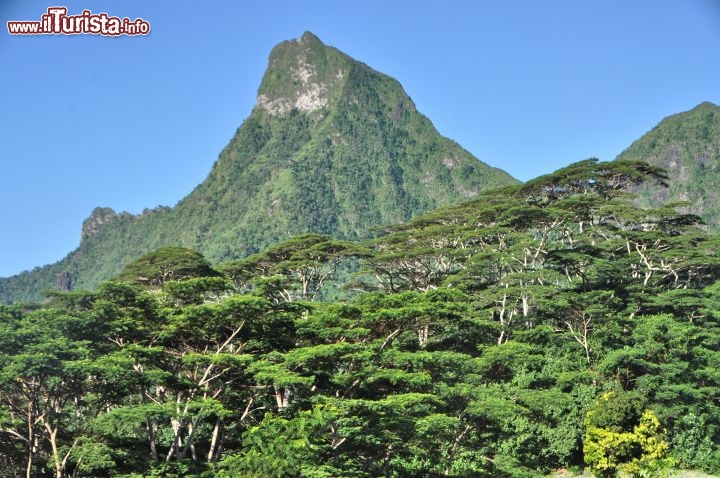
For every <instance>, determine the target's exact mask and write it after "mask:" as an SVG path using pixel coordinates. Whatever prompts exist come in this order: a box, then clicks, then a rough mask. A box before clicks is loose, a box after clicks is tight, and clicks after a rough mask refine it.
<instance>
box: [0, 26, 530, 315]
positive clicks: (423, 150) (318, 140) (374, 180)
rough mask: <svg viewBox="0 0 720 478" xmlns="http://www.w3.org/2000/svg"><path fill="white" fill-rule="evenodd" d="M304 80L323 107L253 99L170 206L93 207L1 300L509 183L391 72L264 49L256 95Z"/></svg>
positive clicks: (290, 96) (288, 90)
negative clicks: (206, 167)
mask: <svg viewBox="0 0 720 478" xmlns="http://www.w3.org/2000/svg"><path fill="white" fill-rule="evenodd" d="M303 78H307V79H308V81H309V82H310V83H308V84H305V83H303V81H302V80H303ZM315 87H316V88H317V89H318V90H317V91H320V93H321V94H320V93H318V95H320V96H321V97H322V99H324V100H325V101H326V103H325V106H323V107H322V108H319V109H317V110H314V111H305V110H303V109H301V108H295V107H293V108H290V107H288V110H287V111H283V112H273V111H268V110H267V109H266V108H265V107H264V106H263V105H265V102H260V101H259V103H258V105H257V106H256V107H255V108H254V109H253V111H252V113H251V114H250V116H249V117H248V118H247V119H246V120H245V121H244V122H243V124H242V126H240V128H238V130H237V132H236V134H235V135H234V137H233V138H232V140H231V141H230V143H229V144H228V145H227V146H226V147H225V149H224V150H223V151H222V152H221V153H220V157H219V159H218V160H217V162H216V163H215V165H214V166H213V168H212V171H211V172H210V174H209V175H208V177H207V179H206V180H205V181H204V182H203V183H202V184H200V185H199V186H198V187H197V188H195V190H194V191H192V192H191V193H190V194H189V195H188V196H187V197H186V198H184V199H183V200H182V201H180V202H179V203H178V204H177V205H176V206H175V207H174V208H172V209H171V208H157V209H153V210H148V211H146V212H144V213H143V214H140V215H131V214H127V213H123V214H117V215H115V216H113V215H112V211H107V210H100V211H101V212H103V211H104V213H105V215H104V216H103V219H104V220H103V221H102V224H100V223H99V222H98V223H97V227H95V228H91V230H90V231H88V234H85V233H84V234H83V240H82V242H81V244H80V247H79V248H78V249H77V250H75V251H73V252H72V253H70V254H69V255H68V256H67V257H66V258H65V259H63V260H62V261H60V262H59V263H56V264H53V265H51V266H47V267H42V268H38V269H36V270H33V271H29V272H27V273H24V274H21V275H19V276H16V277H13V278H8V279H0V303H7V302H9V301H13V300H21V301H28V300H38V299H39V298H40V297H41V292H42V291H43V290H45V289H53V288H54V285H55V278H56V276H57V275H58V274H60V273H63V272H69V273H70V275H71V277H72V281H73V284H74V285H75V286H76V287H77V288H81V289H87V288H96V287H97V286H98V285H99V284H100V283H101V282H102V281H104V280H107V279H109V278H111V277H113V276H115V275H116V274H118V273H119V272H120V271H121V270H122V268H123V267H124V266H125V265H127V264H129V263H130V262H132V261H133V260H135V259H137V258H138V257H140V256H141V255H142V254H145V253H147V252H150V251H151V250H154V249H157V248H159V247H164V246H180V247H188V248H192V249H194V250H197V251H199V252H200V253H202V254H203V255H204V256H205V257H207V258H208V259H209V260H210V261H211V262H213V263H220V262H224V261H227V260H232V259H238V258H241V257H246V256H247V255H249V254H253V253H255V252H258V251H259V250H261V249H262V248H264V247H266V246H268V245H270V244H273V243H275V242H277V241H280V240H284V239H287V238H289V237H291V236H294V235H298V234H303V233H322V234H330V235H332V236H333V237H336V238H341V239H357V238H367V237H369V236H371V235H372V233H373V229H374V228H376V227H378V226H383V225H389V224H395V223H398V222H402V221H406V220H408V219H410V218H412V217H415V216H418V215H419V214H421V213H424V212H427V211H430V210H433V209H435V208H437V207H438V206H442V205H448V204H451V203H454V202H458V201H461V200H465V199H467V198H469V197H472V196H475V195H477V194H478V193H479V192H481V191H484V190H487V189H490V188H493V187H497V186H506V185H509V184H516V183H517V181H516V180H514V179H513V178H511V177H510V176H509V175H508V174H507V173H505V172H503V171H501V170H498V169H495V168H492V167H490V166H488V165H487V164H485V163H482V162H480V161H478V160H477V159H476V158H474V157H473V156H472V155H471V154H470V153H468V152H467V151H465V150H463V149H462V148H461V147H460V146H458V145H457V144H456V143H454V142H452V141H450V140H449V139H447V138H444V137H442V136H441V135H440V134H439V133H438V132H437V131H436V130H435V128H434V127H433V126H432V124H431V123H430V121H429V120H428V119H427V118H425V117H424V116H422V115H421V114H420V113H419V112H418V111H417V110H416V109H415V105H414V104H413V102H412V100H411V99H410V98H409V97H408V96H407V94H406V93H405V92H404V91H403V89H402V86H401V85H400V84H399V83H398V82H397V81H395V80H394V79H392V78H390V77H388V76H386V75H383V74H381V73H379V72H377V71H375V70H373V69H371V68H370V67H368V66H367V65H365V64H363V63H360V62H357V61H355V60H353V59H352V58H350V57H348V56H347V55H345V54H343V53H341V52H340V51H338V50H336V49H334V48H331V47H328V46H326V45H323V44H322V43H321V42H320V40H318V39H317V38H316V37H314V36H313V35H311V34H306V35H304V36H303V38H302V41H290V42H283V43H282V44H280V45H278V46H277V47H276V48H275V49H273V52H272V54H271V55H270V61H269V66H268V70H267V71H266V73H265V76H264V78H263V81H262V84H261V85H260V89H259V94H260V95H261V97H262V98H265V101H266V102H281V103H283V102H290V103H291V102H292V101H293V100H295V101H297V98H298V97H300V96H302V95H306V96H307V95H309V94H310V93H309V92H308V91H310V92H311V93H312V92H315V91H316V90H314V89H313V88H315ZM313 94H314V93H313ZM283 104H284V103H283Z"/></svg>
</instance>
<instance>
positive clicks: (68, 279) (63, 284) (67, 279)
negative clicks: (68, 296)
mask: <svg viewBox="0 0 720 478" xmlns="http://www.w3.org/2000/svg"><path fill="white" fill-rule="evenodd" d="M55 290H60V291H64V292H67V291H69V290H72V276H71V275H70V273H69V272H68V271H64V272H61V273H60V274H58V275H57V277H56V278H55Z"/></svg>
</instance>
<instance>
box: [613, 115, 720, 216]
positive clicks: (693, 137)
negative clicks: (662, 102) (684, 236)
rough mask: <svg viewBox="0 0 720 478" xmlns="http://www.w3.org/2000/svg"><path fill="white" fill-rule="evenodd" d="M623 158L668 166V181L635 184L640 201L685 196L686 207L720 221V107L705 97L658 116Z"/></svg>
mask: <svg viewBox="0 0 720 478" xmlns="http://www.w3.org/2000/svg"><path fill="white" fill-rule="evenodd" d="M619 159H622V160H630V161H636V160H642V161H647V162H648V163H650V164H652V165H654V166H659V167H661V168H663V169H665V170H666V171H667V172H668V175H669V176H670V180H669V181H668V183H669V187H667V188H658V187H655V186H653V185H644V186H642V187H639V188H637V189H636V190H635V191H634V192H636V193H637V194H638V196H639V204H640V205H642V206H646V207H647V206H659V205H660V204H663V203H665V202H669V201H687V202H688V206H687V207H686V209H685V210H686V211H687V212H691V213H693V214H697V215H698V216H700V217H702V218H703V220H704V221H705V222H706V223H707V224H708V225H709V226H710V228H711V229H713V230H717V229H718V227H720V107H719V106H717V105H714V104H712V103H709V102H705V103H701V104H700V105H698V106H696V107H695V108H693V109H692V110H690V111H687V112H685V113H679V114H676V115H673V116H670V117H668V118H665V119H664V120H663V121H661V122H660V124H658V125H657V126H656V127H655V128H653V129H652V131H650V132H648V133H647V134H646V135H644V136H643V137H642V138H640V139H639V140H638V141H636V142H634V143H633V144H632V145H631V146H630V147H629V148H628V149H627V150H625V151H624V152H623V153H622V154H621V155H620V156H619Z"/></svg>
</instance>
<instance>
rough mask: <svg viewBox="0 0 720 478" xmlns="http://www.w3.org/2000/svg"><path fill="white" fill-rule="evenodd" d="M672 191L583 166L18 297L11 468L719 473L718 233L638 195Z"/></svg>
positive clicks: (321, 473) (97, 472)
mask: <svg viewBox="0 0 720 478" xmlns="http://www.w3.org/2000/svg"><path fill="white" fill-rule="evenodd" d="M665 180H666V177H665V176H664V174H663V172H662V171H661V170H659V169H657V168H654V167H652V166H648V165H647V164H645V163H640V162H632V161H616V162H612V163H598V162H597V161H594V160H588V161H584V162H581V163H577V164H574V165H571V166H569V167H567V168H564V169H563V170H561V171H558V172H557V173H555V174H553V175H549V176H545V177H542V178H538V179H537V180H535V181H531V182H529V183H528V184H526V185H522V186H511V187H507V188H505V189H502V190H499V191H494V192H492V193H487V194H482V195H481V196H480V197H479V198H477V199H475V200H472V201H470V202H466V203H463V204H460V205H457V206H453V207H448V208H445V209H441V210H438V211H435V212H433V213H430V214H427V215H425V216H422V217H420V218H418V219H416V220H413V221H411V222H408V223H405V224H401V225H398V226H395V227H393V228H390V229H389V230H388V231H386V232H385V233H384V234H383V235H381V236H379V237H376V238H373V239H369V240H364V241H355V242H346V241H339V240H335V239H332V238H330V237H329V236H320V235H302V236H299V237H296V238H292V239H289V240H286V241H282V242H280V243H278V244H275V245H273V246H272V247H270V248H267V249H264V250H263V251H261V252H258V253H256V254H254V255H251V256H250V257H248V258H246V259H243V260H239V261H234V262H230V263H227V264H225V265H224V266H223V267H222V269H221V270H220V271H218V270H213V269H211V268H208V267H207V262H205V261H204V260H203V259H202V258H201V257H199V256H198V255H197V254H195V253H193V252H192V251H188V250H185V249H162V250H159V251H157V252H155V253H152V254H149V255H147V256H145V257H143V258H141V259H139V260H138V261H136V262H134V263H132V264H130V265H129V266H128V267H127V268H126V269H125V271H124V272H123V273H122V275H121V276H120V277H118V278H117V279H116V280H113V281H110V282H106V283H104V284H103V285H102V286H101V287H100V288H99V289H98V290H96V291H94V292H65V293H59V292H58V293H54V294H52V296H51V297H50V299H49V301H48V302H47V303H46V304H44V305H42V306H35V307H31V306H26V307H23V306H21V305H12V306H4V307H1V308H0V329H1V330H0V475H1V476H29V477H45V476H48V477H49V476H55V477H59V478H62V477H70V476H73V477H78V478H80V477H126V478H130V477H141V476H143V477H145V476H157V477H160V476H162V477H193V476H194V477H198V478H199V477H203V478H212V477H222V478H229V477H273V476H277V477H300V476H302V477H336V476H343V477H375V476H387V477H416V476H428V477H431V476H453V477H529V476H542V475H544V474H547V473H549V472H551V471H553V470H556V469H560V468H582V467H584V466H588V467H589V468H590V469H591V470H592V471H594V472H595V473H596V476H598V477H600V476H614V475H615V473H616V472H618V471H621V472H625V473H629V474H631V475H633V476H661V475H662V473H663V472H664V471H666V470H667V469H668V468H670V467H681V468H695V469H702V470H705V471H708V472H712V473H717V472H718V471H720V448H719V447H718V443H720V413H719V412H718V410H719V408H718V397H719V396H720V302H719V301H718V297H720V295H719V293H720V260H719V258H718V256H717V253H716V251H717V250H718V242H719V239H720V238H718V237H717V236H715V235H712V234H708V233H707V232H705V231H703V229H702V228H701V227H698V224H699V219H698V218H697V217H696V216H692V215H687V214H684V213H681V212H677V211H676V210H675V209H674V208H673V207H672V206H666V207H662V208H656V209H639V208H638V207H636V206H634V205H633V204H632V203H629V202H628V201H627V198H626V193H625V192H624V191H625V190H626V189H627V188H628V187H629V186H630V185H633V184H634V185H637V184H640V183H642V182H644V181H656V182H664V181H665ZM348 263H356V264H359V266H358V267H356V268H355V269H354V270H355V271H356V272H355V273H354V274H353V275H352V277H350V276H348V274H347V266H346V265H347V264H348ZM343 268H346V270H345V272H344V273H342V274H341V273H340V272H341V270H342V269H343ZM148 277H155V278H158V280H145V278H148ZM160 279H161V280H160ZM343 286H344V288H345V293H344V297H343V298H342V299H336V300H327V298H328V296H327V295H326V294H325V291H326V290H327V289H328V288H330V287H333V288H334V290H336V291H337V290H342V288H343ZM321 298H324V299H326V300H323V301H319V300H313V299H321Z"/></svg>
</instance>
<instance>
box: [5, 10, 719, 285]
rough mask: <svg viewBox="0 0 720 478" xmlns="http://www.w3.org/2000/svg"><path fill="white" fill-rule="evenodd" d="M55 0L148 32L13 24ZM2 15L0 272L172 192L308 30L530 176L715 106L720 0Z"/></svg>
mask: <svg viewBox="0 0 720 478" xmlns="http://www.w3.org/2000/svg"><path fill="white" fill-rule="evenodd" d="M55 5H63V6H66V7H67V8H68V13H69V14H76V15H77V14H80V13H82V11H83V10H84V9H89V10H91V11H92V12H93V13H101V12H106V13H107V14H108V15H111V16H117V17H120V18H122V17H128V18H130V19H131V20H134V19H136V18H143V19H144V20H146V21H147V22H149V23H150V25H151V33H150V34H149V35H148V36H135V37H128V36H121V37H103V36H95V35H75V36H66V35H39V36H13V35H10V34H8V32H7V28H6V22H7V21H9V20H40V18H41V15H42V14H44V13H46V10H47V8H48V7H50V6H55ZM0 20H2V31H1V32H0V92H1V94H2V106H0V161H1V162H0V165H1V167H2V170H1V172H0V221H1V223H2V226H1V229H0V276H7V275H11V274H14V273H17V272H20V271H21V270H25V269H32V268H33V267H35V266H41V265H44V264H47V263H51V262H55V261H57V260H59V259H61V258H63V257H64V256H65V255H67V254H68V253H69V252H71V251H72V250H73V249H75V248H76V247H77V246H78V244H79V240H80V228H81V224H82V221H83V219H85V218H86V217H87V216H88V215H89V214H90V212H91V211H92V209H93V208H94V207H96V206H109V207H112V208H113V209H115V210H116V211H118V212H119V211H128V212H131V213H140V212H141V211H142V210H143V209H144V208H146V207H155V206H157V205H169V206H172V205H174V204H176V203H177V202H178V201H179V200H180V199H181V198H183V197H184V196H185V195H187V194H188V193H189V192H190V191H191V190H192V188H193V187H195V186H196V185H197V184H199V183H200V182H201V181H202V180H203V179H204V178H205V176H206V175H207V174H208V172H209V171H210V168H211V167H212V165H213V163H214V161H215V160H216V159H217V155H218V153H219V152H220V150H221V149H222V148H223V147H224V146H225V145H226V144H227V142H228V141H229V140H230V138H231V137H232V135H233V133H234V132H235V130H236V128H237V127H238V126H239V125H240V124H241V123H242V121H243V120H244V119H245V118H246V117H247V116H248V115H249V114H250V111H251V109H252V107H253V105H254V102H255V96H256V92H257V87H258V86H259V83H260V80H261V78H262V74H263V71H264V70H265V67H266V66H267V57H268V54H269V53H270V50H271V48H272V47H273V46H274V45H275V44H277V43H279V42H280V41H282V40H287V39H291V38H296V37H299V36H300V35H301V34H302V33H303V32H304V31H306V30H309V31H312V32H313V33H315V34H316V35H318V36H319V37H320V39H321V40H322V41H323V42H325V43H326V44H329V45H332V46H335V47H337V48H339V49H340V50H342V51H344V52H346V53H348V54H349V55H351V56H352V57H354V58H356V59H358V60H361V61H363V62H365V63H367V64H368V65H370V66H372V67H373V68H375V69H377V70H379V71H382V72H384V73H387V74H389V75H391V76H393V77H395V78H396V79H398V80H399V81H400V82H401V83H402V84H403V86H404V87H405V90H406V91H407V92H408V94H409V95H410V96H411V97H412V98H413V100H414V101H415V103H416V105H417V107H418V109H419V110H420V111H421V112H422V113H424V114H425V115H426V116H428V117H429V118H430V119H431V120H432V121H433V123H434V124H435V126H436V127H437V129H438V130H439V131H440V132H441V133H442V134H444V135H445V136H448V137H450V138H452V139H454V140H456V141H457V142H458V143H460V144H461V145H462V146H463V147H465V148H466V149H468V150H469V151H470V152H472V153H473V154H474V155H475V156H477V157H478V158H479V159H481V160H483V161H485V162H487V163H489V164H491V165H494V166H497V167H500V168H503V169H505V170H507V171H508V172H510V173H511V174H512V175H513V176H515V177H516V178H518V179H521V180H527V179H530V178H532V177H535V176H537V175H540V174H545V173H549V172H552V171H553V170H555V169H557V168H559V167H562V166H564V165H567V164H569V163H571V162H574V161H578V160H581V159H585V158H588V157H598V158H600V159H602V160H612V159H614V158H615V157H616V156H617V155H618V154H619V153H620V152H621V151H622V150H623V149H625V148H626V147H628V146H629V145H630V144H631V143H632V141H634V140H636V139H638V138H639V137H640V136H641V135H643V134H644V133H646V132H647V131H648V130H650V129H651V128H652V127H653V126H655V125H656V124H657V123H658V122H659V121H660V120H661V119H662V118H663V117H665V116H668V115H670V114H673V113H678V112H681V111H686V110H689V109H691V108H693V107H694V106H696V105H697V104H698V103H700V102H702V101H712V102H713V103H716V104H720V1H718V0H632V1H628V0H582V1H580V0H559V1H550V0H548V1H542V2H540V1H536V0H524V1H517V0H515V1H513V0H509V1H508V0H502V1H501V0H494V1H485V0H467V1H454V0H445V1H443V2H440V1H437V2H426V1H420V0H414V1H389V0H385V1H376V0H363V1H361V2H352V3H351V2H347V1H339V0H334V1H297V0H294V1H273V0H265V1H263V2H259V1H258V2H252V3H251V2H246V1H232V0H225V1H222V0H214V1H208V2H199V1H194V2H190V1H183V0H174V1H172V2H171V1H159V0H156V1H148V0H124V1H122V2H107V1H96V0H82V1H76V0H69V1H65V2H51V3H43V2H41V1H37V0H0Z"/></svg>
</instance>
